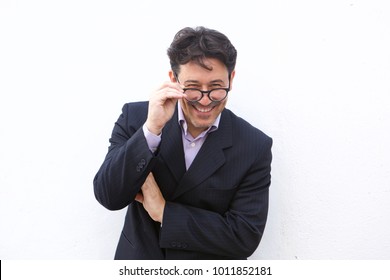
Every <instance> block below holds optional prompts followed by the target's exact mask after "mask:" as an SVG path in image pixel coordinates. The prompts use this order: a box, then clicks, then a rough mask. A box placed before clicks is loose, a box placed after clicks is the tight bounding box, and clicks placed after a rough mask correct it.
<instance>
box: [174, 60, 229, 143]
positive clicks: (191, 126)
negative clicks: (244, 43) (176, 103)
mask: <svg viewBox="0 0 390 280" xmlns="http://www.w3.org/2000/svg"><path fill="white" fill-rule="evenodd" d="M204 62H205V64H206V65H207V66H209V67H210V68H212V70H208V69H205V68H203V67H202V66H200V65H198V64H196V63H194V62H188V63H187V64H184V65H181V66H180V73H179V74H178V80H179V82H180V84H181V85H183V86H184V87H185V88H196V89H200V90H203V91H205V90H211V89H213V88H228V87H229V74H228V70H227V68H226V66H225V65H224V64H223V63H222V62H220V61H219V60H217V59H212V58H210V59H205V61H204ZM170 77H171V80H172V81H174V80H175V77H174V75H173V73H172V72H170ZM233 78H234V71H233V72H232V74H231V78H230V88H231V85H232V81H233ZM180 102H181V103H180V104H181V107H182V109H183V113H184V117H185V119H186V121H187V125H188V131H189V132H190V133H191V135H192V136H193V137H197V136H198V135H199V134H200V133H201V132H202V131H204V130H206V129H207V128H209V127H210V126H211V125H212V124H213V123H214V121H215V119H216V118H217V117H218V115H219V113H221V112H222V110H223V109H224V108H225V105H226V102H227V98H225V99H224V100H222V101H221V102H217V103H215V102H212V101H211V100H210V99H209V98H208V96H207V94H204V95H203V97H202V99H201V100H199V101H198V102H194V103H190V102H188V101H187V100H185V99H182V100H180Z"/></svg>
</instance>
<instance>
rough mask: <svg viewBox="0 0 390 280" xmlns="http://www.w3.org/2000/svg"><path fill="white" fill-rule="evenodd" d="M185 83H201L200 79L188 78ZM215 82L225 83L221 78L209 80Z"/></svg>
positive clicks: (211, 82)
mask: <svg viewBox="0 0 390 280" xmlns="http://www.w3.org/2000/svg"><path fill="white" fill-rule="evenodd" d="M184 82H185V83H198V84H199V83H200V82H199V81H197V80H186V81H184ZM213 83H224V81H222V80H221V79H217V80H212V81H210V82H209V84H213Z"/></svg>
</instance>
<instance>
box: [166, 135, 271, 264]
mask: <svg viewBox="0 0 390 280" xmlns="http://www.w3.org/2000/svg"><path fill="white" fill-rule="evenodd" d="M271 146H272V139H271V138H267V141H265V144H264V145H263V147H262V149H261V151H258V154H257V160H256V161H255V162H254V163H253V165H252V167H251V169H250V170H249V172H248V173H247V174H246V175H245V177H244V178H243V180H242V181H241V184H240V185H239V186H238V190H237V192H236V194H235V196H234V198H233V200H232V202H231V204H230V206H229V210H228V211H226V213H224V214H223V215H221V214H219V213H216V212H212V211H208V210H205V209H200V208H196V207H191V206H188V205H184V204H180V203H176V202H167V204H166V207H165V210H164V217H163V224H162V229H161V233H160V246H161V247H162V248H171V249H179V250H190V251H198V252H202V253H207V254H214V255H221V256H232V257H235V258H247V257H249V256H250V255H252V254H253V252H254V251H255V250H256V248H257V247H258V245H259V242H260V240H261V237H262V235H263V231H264V228H265V224H266V220H267V214H268V196H269V186H270V182H271V174H270V172H271V160H272V154H271Z"/></svg>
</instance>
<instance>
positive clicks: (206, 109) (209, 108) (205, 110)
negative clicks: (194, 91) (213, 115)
mask: <svg viewBox="0 0 390 280" xmlns="http://www.w3.org/2000/svg"><path fill="white" fill-rule="evenodd" d="M192 107H193V108H195V110H196V111H198V112H200V113H208V112H211V111H212V110H213V109H214V108H215V106H207V107H204V106H200V105H199V104H193V105H192Z"/></svg>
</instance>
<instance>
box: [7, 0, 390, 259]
mask: <svg viewBox="0 0 390 280" xmlns="http://www.w3.org/2000/svg"><path fill="white" fill-rule="evenodd" d="M246 2H247V1H227V0H223V1H222V0H221V1H204V0H198V1H192V2H185V1H148V0H143V1H103V0H101V1H92V0H90V1H88V0H71V1H70V0H67V1H43V0H39V1H22V0H20V1H17V0H15V1H10V0H5V1H4V0H2V1H0V94H1V102H0V125H1V126H0V143H1V146H0V258H1V259H112V257H113V254H114V250H115V247H116V244H117V240H118V238H119V234H120V231H121V227H122V223H123V218H124V211H117V212H110V211H108V210H106V209H104V208H103V207H102V206H100V205H99V204H98V202H97V201H96V200H95V198H94V194H93V187H92V180H93V177H94V175H95V173H96V172H97V170H98V168H99V166H100V164H101V163H102V161H103V158H104V156H105V154H106V151H107V147H108V138H109V136H110V133H111V130H112V127H113V125H114V122H115V121H116V119H117V118H118V116H119V114H120V110H121V107H122V105H123V104H124V103H125V102H129V101H137V100H144V99H147V98H148V96H149V93H150V92H151V90H152V89H154V88H155V87H157V86H158V85H159V84H160V83H161V82H163V81H165V80H166V79H167V78H168V76H167V72H168V70H169V63H168V58H167V56H166V49H167V47H168V46H169V44H170V42H171V40H172V38H173V36H174V34H175V33H176V31H178V30H179V29H181V28H182V27H185V26H197V25H204V26H207V27H210V28H214V29H217V30H220V31H222V32H223V33H225V34H226V35H227V36H228V37H229V38H230V39H231V41H232V42H233V44H234V45H235V46H236V48H237V49H238V53H239V54H238V62H237V68H236V70H237V75H236V79H235V84H234V89H233V91H232V92H231V95H230V99H229V105H228V107H229V108H231V109H232V110H234V111H235V112H236V113H237V114H239V115H241V116H242V117H244V118H246V119H247V120H248V121H250V122H251V123H252V124H254V125H255V126H257V127H259V128H260V129H262V130H263V131H264V132H266V133H267V134H269V135H270V136H272V137H273V139H274V147H273V154H274V161H273V165H272V167H273V170H272V176H273V177H272V178H273V181H272V186H271V198H270V200H271V205H270V212H269V222H268V224H267V228H266V231H265V233H264V237H263V240H262V242H261V244H260V246H259V248H258V250H257V251H256V252H255V254H254V255H253V256H252V258H255V259H389V258H390V222H389V221H390V175H389V174H390V148H389V143H390V125H389V123H390V101H389V100H390V99H389V95H390V51H389V50H390V5H389V2H388V1H379V0H365V1H364V0H361V1H359V0H349V1H347V0H337V1H336V0H332V1H329V0H328V1H325V0H324V1H304V0H298V1H288V0H279V1H248V2H249V3H246Z"/></svg>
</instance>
